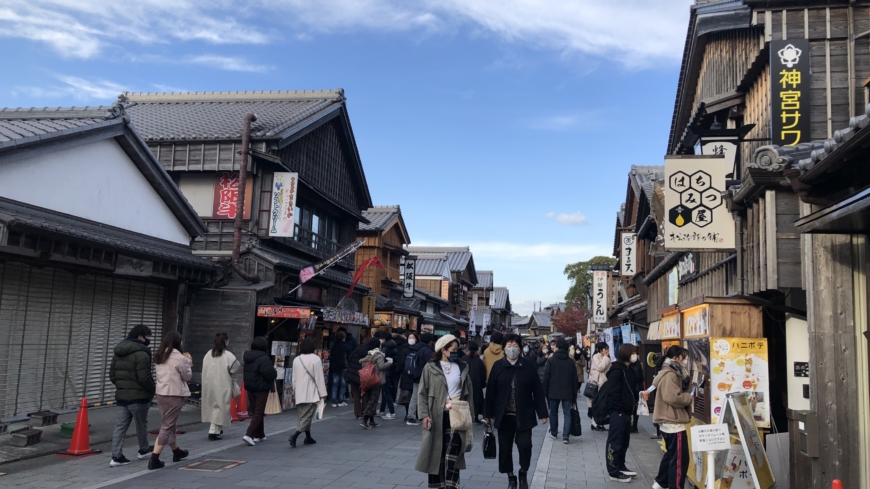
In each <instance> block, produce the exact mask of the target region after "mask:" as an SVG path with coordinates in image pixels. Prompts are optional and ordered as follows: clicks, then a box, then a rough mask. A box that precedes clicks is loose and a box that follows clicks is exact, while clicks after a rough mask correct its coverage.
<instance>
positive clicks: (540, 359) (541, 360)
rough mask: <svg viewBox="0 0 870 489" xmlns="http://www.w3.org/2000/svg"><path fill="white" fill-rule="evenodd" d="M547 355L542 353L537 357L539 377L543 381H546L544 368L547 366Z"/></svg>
mask: <svg viewBox="0 0 870 489" xmlns="http://www.w3.org/2000/svg"><path fill="white" fill-rule="evenodd" d="M547 360H549V358H547V355H541V356H539V357H536V358H535V364H536V365H537V366H538V377H539V378H540V379H541V383H542V384H543V383H544V370H545V369H546V368H547Z"/></svg>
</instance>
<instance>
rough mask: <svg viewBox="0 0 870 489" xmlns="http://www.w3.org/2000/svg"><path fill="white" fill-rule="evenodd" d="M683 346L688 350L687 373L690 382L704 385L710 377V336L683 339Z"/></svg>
mask: <svg viewBox="0 0 870 489" xmlns="http://www.w3.org/2000/svg"><path fill="white" fill-rule="evenodd" d="M684 347H685V348H686V350H689V373H690V374H691V375H692V376H693V378H692V382H694V383H697V384H698V385H701V386H702V385H704V382H705V381H706V380H707V379H709V378H710V338H695V339H689V340H686V341H685V345H684Z"/></svg>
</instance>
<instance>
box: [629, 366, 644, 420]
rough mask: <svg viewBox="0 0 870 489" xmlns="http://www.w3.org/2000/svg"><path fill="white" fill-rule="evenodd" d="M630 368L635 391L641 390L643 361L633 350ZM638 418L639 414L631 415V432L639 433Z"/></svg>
mask: <svg viewBox="0 0 870 489" xmlns="http://www.w3.org/2000/svg"><path fill="white" fill-rule="evenodd" d="M628 368H630V369H631V371H632V373H634V380H635V382H636V384H637V385H636V386H635V387H636V388H637V391H638V392H640V391H642V390H643V363H642V362H641V361H640V354H638V353H637V352H635V353H634V354H633V355H632V356H631V365H629V366H628ZM639 419H640V416H638V415H637V413H636V412H635V413H634V415H632V417H631V432H632V433H639V432H640V431H639V430H638V429H637V422H638V420H639Z"/></svg>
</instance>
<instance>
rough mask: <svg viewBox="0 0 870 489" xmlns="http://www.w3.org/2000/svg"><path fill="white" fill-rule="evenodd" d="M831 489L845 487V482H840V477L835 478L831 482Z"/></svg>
mask: <svg viewBox="0 0 870 489" xmlns="http://www.w3.org/2000/svg"><path fill="white" fill-rule="evenodd" d="M831 489H843V483H842V482H840V479H834V482H832V483H831Z"/></svg>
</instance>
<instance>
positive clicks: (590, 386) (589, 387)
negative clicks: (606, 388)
mask: <svg viewBox="0 0 870 489" xmlns="http://www.w3.org/2000/svg"><path fill="white" fill-rule="evenodd" d="M597 394H598V384H595V383H592V382H586V388H584V389H583V395H584V396H585V397H588V398H589V399H595V396H596V395H597Z"/></svg>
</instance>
